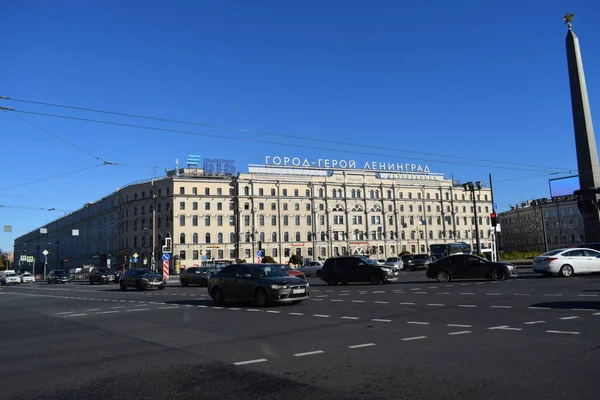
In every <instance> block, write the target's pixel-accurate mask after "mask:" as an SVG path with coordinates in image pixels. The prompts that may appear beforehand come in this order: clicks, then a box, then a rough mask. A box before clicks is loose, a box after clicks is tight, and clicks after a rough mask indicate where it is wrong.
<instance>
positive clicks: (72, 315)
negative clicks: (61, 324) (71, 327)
mask: <svg viewBox="0 0 600 400" xmlns="http://www.w3.org/2000/svg"><path fill="white" fill-rule="evenodd" d="M83 315H87V314H69V315H64V317H81V316H83Z"/></svg>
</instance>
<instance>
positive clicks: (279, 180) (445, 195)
mask: <svg viewBox="0 0 600 400" xmlns="http://www.w3.org/2000/svg"><path fill="white" fill-rule="evenodd" d="M473 195H474V196H475V199H474V202H475V205H474V202H473V197H472V196H473ZM475 207H476V208H475ZM491 210H492V203H491V193H490V189H489V188H485V187H483V188H481V189H480V190H475V191H474V192H470V191H466V190H465V189H463V187H462V186H461V185H459V184H457V183H456V182H453V181H452V180H449V179H445V178H444V177H443V175H441V174H432V173H411V172H398V171H396V172H393V171H387V172H385V171H377V170H368V169H342V168H319V167H297V166H294V167H292V166H274V165H250V166H249V167H248V172H241V173H238V174H237V175H225V174H218V173H207V172H205V171H204V170H203V169H200V168H198V167H196V168H182V169H179V168H176V169H175V170H173V171H169V172H167V175H166V176H164V177H162V178H159V179H153V180H149V181H143V182H138V183H133V184H130V185H128V186H126V187H124V188H122V189H119V190H117V191H116V192H115V193H112V194H111V195H109V196H107V197H105V198H104V199H102V200H100V201H98V202H96V203H89V204H87V205H86V206H85V207H83V208H82V209H80V210H78V211H75V212H73V213H72V214H69V215H67V216H65V217H63V218H60V219H58V220H56V221H53V222H51V223H50V224H48V225H46V226H45V227H44V228H46V231H47V233H44V234H41V233H40V232H39V230H36V231H33V232H30V233H28V234H26V235H23V236H21V237H19V238H17V239H16V241H15V251H16V252H17V254H20V253H19V252H20V251H23V250H24V251H25V252H26V253H27V254H30V253H31V252H32V251H33V252H35V251H36V247H35V245H34V243H35V242H36V241H37V242H45V243H50V244H52V243H56V242H60V244H59V247H58V253H59V254H58V255H59V257H58V258H57V259H56V260H57V262H56V263H52V257H50V258H49V262H50V263H51V264H53V265H52V267H55V266H56V265H59V266H60V264H61V263H62V264H63V265H64V266H65V267H68V268H75V267H78V266H81V264H89V263H91V264H94V265H107V264H109V265H111V266H123V265H125V266H148V267H152V266H156V263H159V260H161V253H162V251H163V250H166V251H170V252H171V254H172V256H173V258H174V259H175V263H172V266H175V265H176V266H177V268H179V267H181V268H185V267H190V266H192V265H199V264H201V263H202V262H203V261H210V262H213V261H214V262H221V261H223V262H225V261H229V262H231V261H235V260H237V259H245V260H246V261H248V262H251V261H254V260H255V259H256V257H257V252H258V250H259V249H262V250H264V253H265V255H268V256H271V257H273V258H274V259H275V260H276V261H278V262H287V260H288V259H289V257H290V256H291V255H292V254H297V255H299V256H301V257H302V258H303V259H304V260H317V259H321V260H322V259H326V258H328V257H331V256H337V255H345V254H354V255H365V256H369V257H372V258H379V259H380V258H386V257H389V256H393V255H397V254H399V253H401V252H403V251H408V252H410V253H427V252H428V250H429V246H430V245H431V244H434V243H445V242H456V241H464V242H467V243H470V244H471V245H472V246H473V248H474V249H475V248H476V246H475V241H476V235H479V237H480V241H481V248H482V250H483V251H491V248H492V241H493V240H494V238H493V229H492V227H491V222H490V213H491ZM476 214H477V222H478V225H479V231H477V230H476V229H475V215H476ZM73 230H78V236H73V234H72V232H73ZM32 246H33V247H32ZM164 246H167V247H168V248H164ZM50 251H51V250H50ZM51 253H52V251H51ZM65 260H68V261H65ZM67 264H68V265H67ZM37 271H39V269H37Z"/></svg>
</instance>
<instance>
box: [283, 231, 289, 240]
mask: <svg viewBox="0 0 600 400" xmlns="http://www.w3.org/2000/svg"><path fill="white" fill-rule="evenodd" d="M283 241H284V242H289V241H290V234H289V233H287V232H283Z"/></svg>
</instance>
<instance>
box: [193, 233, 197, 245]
mask: <svg viewBox="0 0 600 400" xmlns="http://www.w3.org/2000/svg"><path fill="white" fill-rule="evenodd" d="M192 243H193V244H198V234H197V233H194V234H193V235H192Z"/></svg>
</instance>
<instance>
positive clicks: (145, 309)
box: [125, 308, 150, 312]
mask: <svg viewBox="0 0 600 400" xmlns="http://www.w3.org/2000/svg"><path fill="white" fill-rule="evenodd" d="M148 310H150V309H149V308H134V309H133V310H125V312H133V311H148Z"/></svg>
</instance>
